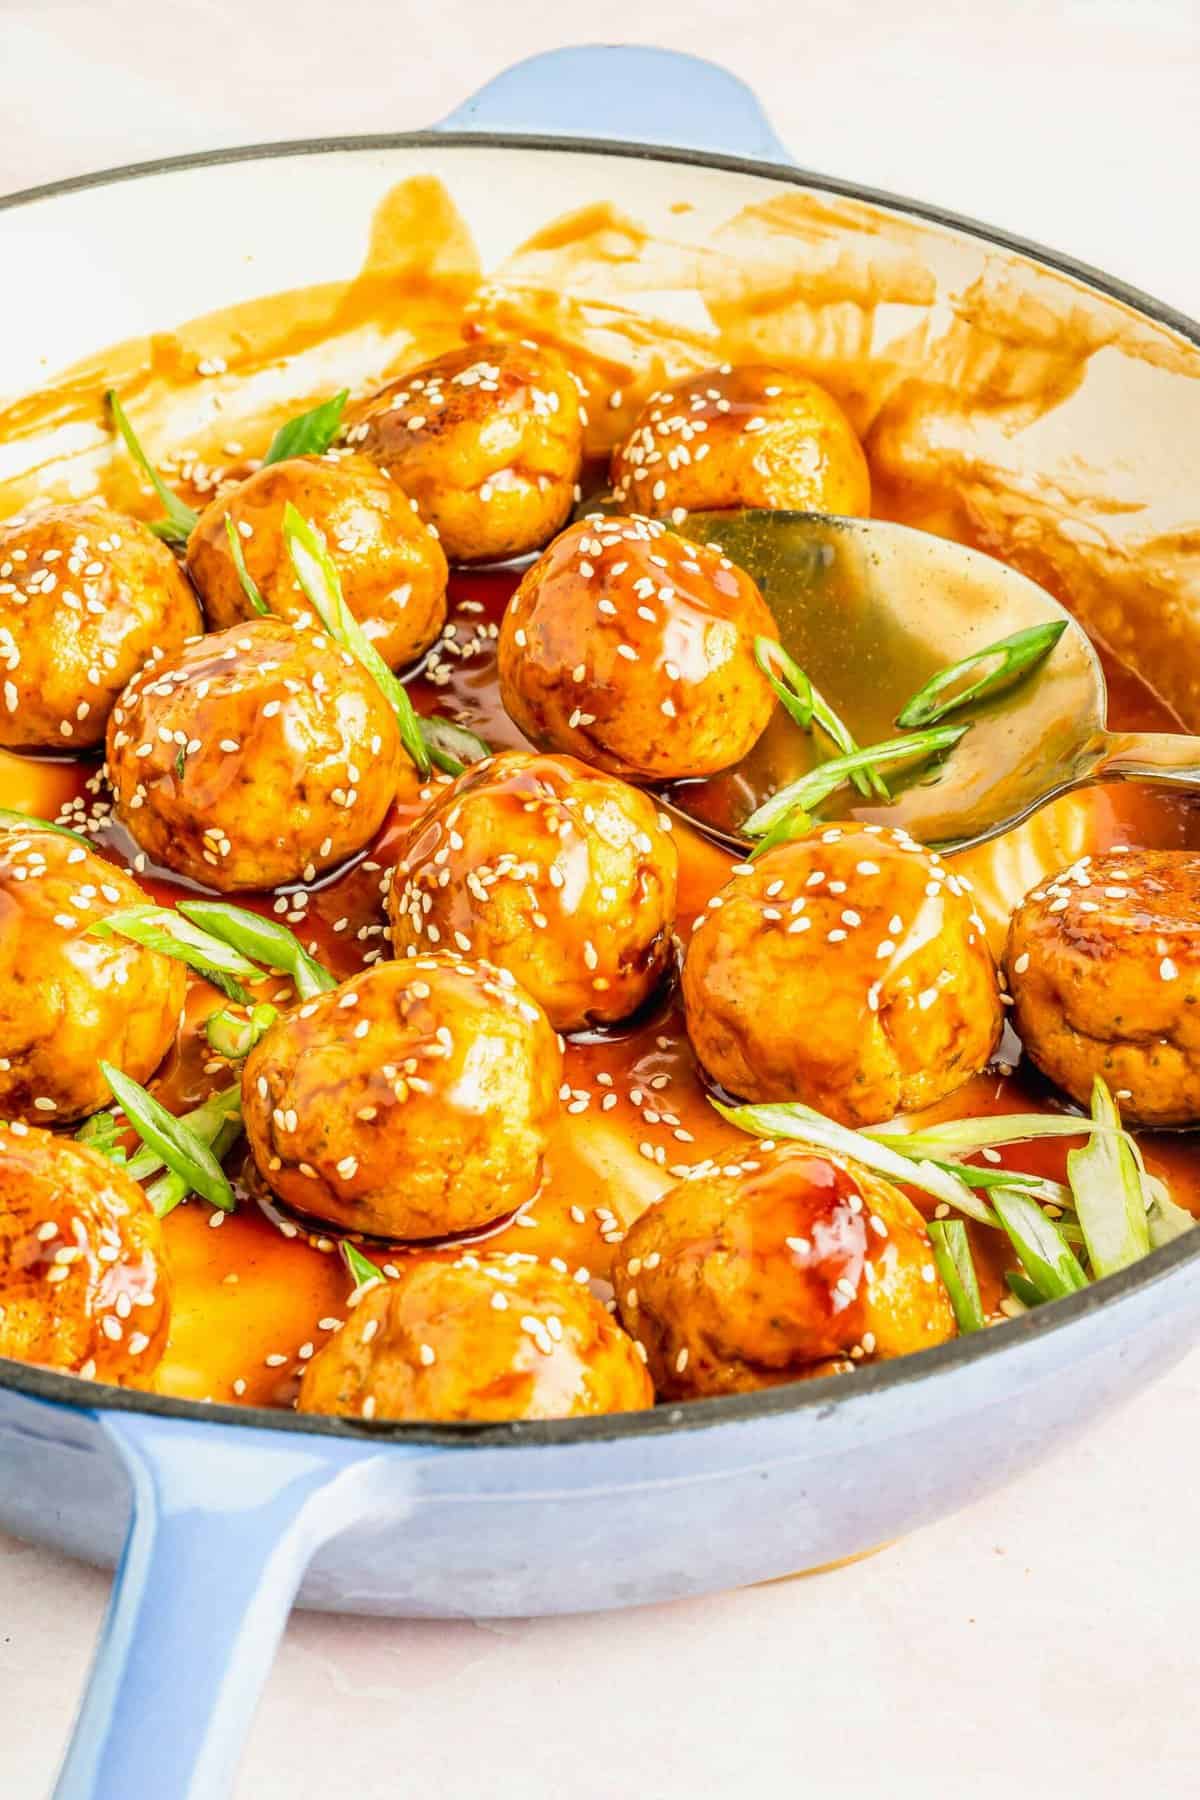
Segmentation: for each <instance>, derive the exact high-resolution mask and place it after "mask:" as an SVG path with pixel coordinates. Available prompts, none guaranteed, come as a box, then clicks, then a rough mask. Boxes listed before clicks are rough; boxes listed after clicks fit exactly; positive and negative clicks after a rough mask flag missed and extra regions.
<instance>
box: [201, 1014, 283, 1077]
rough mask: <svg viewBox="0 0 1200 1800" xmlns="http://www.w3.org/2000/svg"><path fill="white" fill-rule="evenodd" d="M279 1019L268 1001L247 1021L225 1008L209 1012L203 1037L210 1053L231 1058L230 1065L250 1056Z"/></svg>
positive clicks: (250, 1015)
mask: <svg viewBox="0 0 1200 1800" xmlns="http://www.w3.org/2000/svg"><path fill="white" fill-rule="evenodd" d="M278 1017H279V1013H278V1011H277V1009H276V1008H275V1007H273V1006H271V1005H269V1004H268V1003H267V1002H266V1001H265V1000H263V1001H260V1002H259V1004H258V1005H257V1006H254V1007H252V1008H251V1010H250V1014H249V1017H248V1018H245V1019H239V1018H238V1016H237V1014H236V1013H232V1012H230V1010H229V1008H228V1007H227V1006H222V1007H221V1008H220V1010H219V1011H218V1012H214V1013H210V1014H209V1015H208V1017H207V1019H205V1021H204V1035H205V1037H206V1039H207V1040H208V1045H209V1048H210V1049H211V1050H215V1051H216V1053H217V1055H218V1056H224V1057H228V1059H229V1061H230V1062H240V1061H241V1060H242V1059H243V1058H244V1057H247V1056H249V1054H250V1052H251V1051H252V1050H253V1048H254V1046H255V1044H257V1043H258V1041H259V1039H260V1038H261V1037H265V1036H266V1034H267V1032H268V1031H270V1029H271V1027H272V1025H273V1024H274V1023H275V1021H276V1019H277V1018H278Z"/></svg>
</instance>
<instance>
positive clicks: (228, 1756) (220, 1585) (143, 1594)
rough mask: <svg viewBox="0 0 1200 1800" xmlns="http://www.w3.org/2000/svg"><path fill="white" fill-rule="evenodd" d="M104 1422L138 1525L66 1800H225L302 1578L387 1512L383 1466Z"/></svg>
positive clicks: (184, 1425) (112, 1606)
mask: <svg viewBox="0 0 1200 1800" xmlns="http://www.w3.org/2000/svg"><path fill="white" fill-rule="evenodd" d="M100 1423H101V1426H102V1428H103V1429H104V1430H105V1431H106V1432H107V1434H108V1435H109V1437H110V1438H111V1439H112V1440H113V1442H114V1444H115V1447H116V1449H117V1451H118V1453H119V1455H120V1457H121V1459H122V1460H123V1462H124V1463H125V1465H126V1468H127V1469H128V1471H129V1474H130V1477H131V1479H132V1482H133V1516H132V1519H131V1522H130V1527H129V1534H128V1536H127V1538H126V1541H125V1549H124V1551H123V1553H122V1557H121V1562H120V1565H119V1567H118V1569H117V1574H116V1579H115V1582H114V1586H113V1594H112V1598H111V1600H110V1602H109V1608H108V1613H107V1615H106V1617H105V1620H104V1624H103V1627H102V1629H101V1635H100V1641H99V1645H98V1647H97V1650H96V1654H95V1659H94V1661H93V1665H92V1670H91V1674H90V1677H89V1680H88V1686H87V1689H86V1692H85V1694H84V1698H83V1701H82V1704H81V1707H80V1711H79V1716H78V1718H77V1720H76V1724H75V1730H74V1734H73V1736H72V1739H71V1743H70V1746H69V1748H68V1750H67V1755H66V1760H65V1762H64V1764H63V1767H62V1771H61V1773H60V1775H59V1779H58V1784H57V1786H56V1788H55V1790H54V1796H55V1800H142V1796H147V1797H148V1796H150V1795H153V1796H154V1800H224V1796H226V1795H227V1794H228V1793H229V1792H230V1790H231V1788H232V1784H233V1779H234V1774H235V1772H236V1768H237V1761H238V1754H239V1751H240V1750H241V1746H242V1742H243V1739H244V1738H245V1735H246V1732H247V1730H248V1728H249V1725H250V1721H251V1719H252V1717H253V1714H254V1709H255V1706H256V1704H257V1702H258V1697H259V1694H260V1692H261V1689H262V1686H263V1683H264V1682H265V1680H266V1677H267V1673H268V1670H269V1669H270V1666H271V1661H272V1658H273V1657H274V1654H275V1648H276V1645H277V1644H278V1642H279V1639H280V1636H281V1635H282V1632H283V1628H284V1625H285V1624H286V1622H287V1616H288V1613H289V1612H290V1610H291V1606H292V1601H293V1599H294V1597H295V1593H296V1590H297V1588H298V1586H299V1584H300V1580H301V1577H302V1576H303V1574H304V1571H305V1568H306V1567H307V1565H308V1562H309V1560H310V1558H311V1556H312V1555H313V1553H314V1551H315V1550H316V1549H317V1548H318V1546H319V1545H320V1544H321V1543H323V1542H324V1541H325V1540H326V1539H327V1538H329V1537H331V1536H333V1535H334V1534H335V1533H336V1532H338V1531H340V1530H341V1529H343V1528H344V1527H345V1526H347V1525H349V1524H351V1523H353V1522H354V1521H355V1520H357V1519H360V1518H362V1517H364V1516H365V1515H366V1513H367V1512H368V1511H371V1510H373V1509H374V1508H375V1507H376V1506H378V1505H380V1504H381V1502H382V1493H383V1487H384V1485H385V1484H384V1483H382V1482H381V1481H380V1479H378V1476H379V1471H380V1470H381V1468H382V1466H383V1464H384V1462H385V1458H383V1457H382V1456H380V1455H378V1454H377V1453H376V1452H375V1451H374V1450H373V1448H372V1446H371V1445H370V1443H369V1442H360V1443H356V1442H348V1441H344V1440H340V1439H331V1438H318V1437H302V1436H297V1437H295V1438H292V1437H290V1436H289V1437H283V1438H281V1437H280V1435H279V1434H278V1433H276V1432H264V1431H252V1430H247V1429H242V1428H237V1429H234V1428H230V1427H224V1428H222V1427H220V1426H217V1425H215V1424H207V1423H205V1424H201V1423H193V1422H190V1421H183V1420H170V1419H158V1418H153V1417H148V1416H145V1415H139V1414H136V1413H105V1414H101V1415H100ZM391 1456H392V1457H395V1456H396V1452H395V1450H394V1449H393V1450H392V1451H391ZM406 1468H407V1457H406V1456H405V1455H404V1453H403V1452H401V1453H400V1455H399V1457H398V1458H397V1459H396V1460H395V1461H391V1462H390V1464H389V1477H390V1485H391V1487H392V1490H393V1497H392V1501H391V1505H390V1509H389V1510H394V1508H395V1488H396V1478H397V1475H401V1479H402V1480H403V1475H402V1473H401V1472H402V1471H403V1470H405V1469H406Z"/></svg>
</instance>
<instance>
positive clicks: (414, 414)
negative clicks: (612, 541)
mask: <svg viewBox="0 0 1200 1800" xmlns="http://www.w3.org/2000/svg"><path fill="white" fill-rule="evenodd" d="M346 436H347V441H348V442H350V443H351V444H353V445H354V446H355V448H357V449H361V450H363V451H365V452H366V454H367V455H368V456H371V457H373V458H374V459H375V461H376V462H377V463H380V464H382V466H383V467H384V468H385V469H387V470H388V471H389V473H390V474H391V475H392V476H393V478H394V479H395V480H396V481H398V482H399V483H400V485H401V487H402V488H403V489H404V491H405V493H406V494H411V496H412V498H413V500H414V501H415V502H416V505H417V508H418V510H419V511H420V514H421V517H422V518H423V519H427V520H428V521H429V522H430V524H431V525H433V527H434V528H435V530H436V531H437V534H438V536H439V537H440V539H441V541H442V546H443V548H444V549H445V552H446V555H447V556H448V557H449V558H450V560H451V562H458V563H475V562H495V561H497V560H499V559H501V558H504V557H509V556H523V555H524V554H525V553H526V552H527V551H530V550H538V549H540V548H541V546H542V545H543V544H544V543H546V542H548V540H549V539H550V538H552V537H553V536H554V533H555V532H556V531H557V530H558V529H559V527H560V526H561V525H563V524H564V523H565V521H566V519H567V518H568V516H569V514H570V511H571V507H572V505H573V504H574V501H575V499H576V488H577V484H578V481H579V466H580V461H581V458H582V455H583V427H582V424H581V422H580V416H579V394H578V390H577V388H576V385H575V382H574V380H573V379H572V377H571V376H570V374H569V373H568V372H567V370H566V368H565V366H564V365H563V364H562V363H561V362H559V360H558V359H557V357H555V356H553V355H551V354H549V353H547V352H546V351H543V350H539V349H537V348H536V346H533V345H529V344H473V345H471V346H469V347H468V348H466V349H463V350H451V351H450V352H449V353H448V354H447V355H445V356H439V357H437V358H436V359H435V360H434V361H433V362H428V363H424V364H422V366H421V367H420V368H419V369H410V370H409V371H408V373H407V374H405V375H402V376H401V377H400V379H399V380H398V381H393V382H389V384H388V385H387V387H384V388H381V389H380V390H379V392H378V393H377V394H374V395H372V397H371V398H370V399H369V400H368V401H366V402H365V404H364V405H362V406H360V407H358V408H357V409H356V414H355V422H354V423H353V424H352V425H351V426H350V428H349V430H348V431H347V433H346Z"/></svg>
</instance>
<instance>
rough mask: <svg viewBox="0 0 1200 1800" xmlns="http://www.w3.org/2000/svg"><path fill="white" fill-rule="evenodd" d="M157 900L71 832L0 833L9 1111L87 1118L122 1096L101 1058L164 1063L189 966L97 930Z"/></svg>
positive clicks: (3, 1071) (1, 1019)
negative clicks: (93, 929) (115, 1094)
mask: <svg viewBox="0 0 1200 1800" xmlns="http://www.w3.org/2000/svg"><path fill="white" fill-rule="evenodd" d="M147 900H148V896H147V895H146V894H144V893H143V892H142V890H141V888H140V887H138V885H137V883H136V882H135V881H131V880H130V878H129V876H128V875H126V874H124V873H123V872H122V871H121V870H120V869H114V868H113V867H112V866H111V864H109V863H106V862H102V861H101V859H100V857H98V856H94V855H93V854H92V852H91V851H90V850H87V849H85V848H84V846H83V845H82V844H77V843H73V842H72V840H71V839H70V838H68V837H61V836H59V835H57V834H56V833H54V832H50V831H0V1111H3V1112H4V1113H6V1114H7V1115H8V1116H9V1117H16V1118H22V1119H26V1120H30V1119H32V1120H36V1121H37V1122H38V1123H39V1124H42V1125H46V1124H50V1123H65V1122H68V1121H70V1120H73V1119H81V1118H85V1117H86V1116H87V1115H88V1114H89V1113H93V1112H98V1111H99V1109H100V1108H101V1107H102V1106H107V1105H108V1103H109V1101H110V1099H111V1097H112V1096H111V1095H110V1093H109V1090H108V1084H107V1083H106V1082H105V1080H104V1077H103V1076H102V1075H101V1073H100V1067H99V1064H100V1058H101V1057H104V1058H105V1059H106V1060H107V1061H109V1062H113V1063H116V1064H118V1065H119V1066H120V1067H121V1068H122V1069H124V1070H125V1072H126V1073H127V1074H129V1075H132V1076H133V1078H134V1080H135V1081H145V1080H146V1078H147V1076H149V1075H151V1074H153V1072H154V1070H155V1069H156V1068H157V1067H158V1065H159V1063H160V1062H161V1061H162V1059H163V1057H164V1056H165V1054H166V1052H167V1050H168V1048H169V1047H170V1045H171V1042H172V1040H173V1038H174V1036H175V1032H176V1029H177V1027H178V1025H179V1018H180V1014H181V1012H182V1010H183V1002H184V995H185V990H186V983H187V977H186V973H185V971H184V968H183V964H182V963H179V962H176V961H174V960H173V959H172V958H171V957H168V956H160V955H159V954H158V952H157V951H155V950H147V949H145V948H144V947H143V946H142V945H141V944H134V943H131V942H130V941H129V940H128V939H126V938H117V937H114V938H100V937H92V936H91V934H90V933H89V931H88V926H89V925H95V924H97V923H99V922H100V921H101V920H102V919H105V918H107V917H108V916H109V915H110V914H111V913H115V912H123V911H124V910H125V909H126V908H127V907H130V906H145V905H146V904H147Z"/></svg>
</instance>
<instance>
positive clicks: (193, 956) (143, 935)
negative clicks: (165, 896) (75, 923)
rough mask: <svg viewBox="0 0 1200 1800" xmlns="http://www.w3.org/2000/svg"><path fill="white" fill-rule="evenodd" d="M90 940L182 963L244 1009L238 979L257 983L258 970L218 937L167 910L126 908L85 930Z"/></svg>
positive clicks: (244, 997) (245, 1000) (245, 999)
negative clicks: (140, 947) (136, 947)
mask: <svg viewBox="0 0 1200 1800" xmlns="http://www.w3.org/2000/svg"><path fill="white" fill-rule="evenodd" d="M88 931H89V933H90V935H91V936H92V937H104V938H107V937H124V938H129V939H130V940H131V942H133V943H135V944H144V945H145V947H146V949H147V950H157V951H158V952H159V954H160V955H162V956H171V957H174V959H175V961H176V962H181V963H186V964H187V966H188V968H189V969H194V970H195V971H196V974H197V975H203V977H204V979H205V980H206V981H211V982H212V984H213V986H214V987H215V988H219V989H220V991H221V993H223V994H224V995H225V997H226V999H228V1000H237V1001H239V1002H240V1003H241V1004H242V1005H243V1006H245V1005H248V1004H249V1001H250V996H249V995H248V994H247V992H246V990H245V988H244V987H243V986H242V983H241V981H239V980H238V977H239V976H241V977H242V979H243V980H246V981H261V980H262V978H263V975H262V970H261V969H256V968H255V966H254V964H253V963H252V962H250V961H248V959H247V958H246V957H244V956H242V955H240V954H239V952H238V951H236V950H234V949H232V948H231V947H230V945H229V944H228V943H226V942H224V941H223V940H222V939H221V938H219V937H214V936H212V935H210V933H209V932H207V931H201V930H198V929H197V927H196V926H195V925H194V924H192V923H191V921H190V920H188V919H187V918H181V917H180V915H179V913H177V912H175V911H173V910H172V909H171V908H170V907H169V906H130V907H127V908H126V909H125V911H124V912H116V913H109V915H108V917H107V918H106V919H98V920H97V921H96V923H95V924H94V925H89V926H88Z"/></svg>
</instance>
